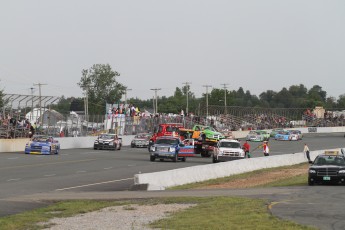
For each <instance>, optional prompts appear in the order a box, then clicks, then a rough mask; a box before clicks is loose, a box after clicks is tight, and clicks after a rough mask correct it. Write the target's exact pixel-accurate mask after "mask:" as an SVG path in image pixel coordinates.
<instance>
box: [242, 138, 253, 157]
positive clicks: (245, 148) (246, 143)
mask: <svg viewBox="0 0 345 230" xmlns="http://www.w3.org/2000/svg"><path fill="white" fill-rule="evenodd" d="M243 150H244V153H245V154H246V156H247V157H248V158H251V157H252V155H251V154H250V144H249V143H248V141H246V142H244V144H243Z"/></svg>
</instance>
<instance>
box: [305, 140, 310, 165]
mask: <svg viewBox="0 0 345 230" xmlns="http://www.w3.org/2000/svg"><path fill="white" fill-rule="evenodd" d="M303 152H304V153H305V155H306V157H307V159H308V162H309V163H311V160H310V152H309V147H308V145H307V143H305V144H304V149H303Z"/></svg>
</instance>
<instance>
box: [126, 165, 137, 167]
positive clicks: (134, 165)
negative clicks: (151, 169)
mask: <svg viewBox="0 0 345 230" xmlns="http://www.w3.org/2000/svg"><path fill="white" fill-rule="evenodd" d="M134 166H136V165H128V167H134Z"/></svg>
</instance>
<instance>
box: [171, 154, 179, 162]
mask: <svg viewBox="0 0 345 230" xmlns="http://www.w3.org/2000/svg"><path fill="white" fill-rule="evenodd" d="M177 160H178V158H177V153H176V154H175V156H174V158H173V159H172V161H173V162H177Z"/></svg>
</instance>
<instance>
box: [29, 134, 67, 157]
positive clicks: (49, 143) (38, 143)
mask: <svg viewBox="0 0 345 230" xmlns="http://www.w3.org/2000/svg"><path fill="white" fill-rule="evenodd" d="M59 151H60V143H59V141H58V140H56V139H54V137H52V136H45V135H36V136H33V137H32V139H31V140H30V141H29V142H28V143H26V145H25V154H44V155H49V154H58V153H59Z"/></svg>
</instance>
